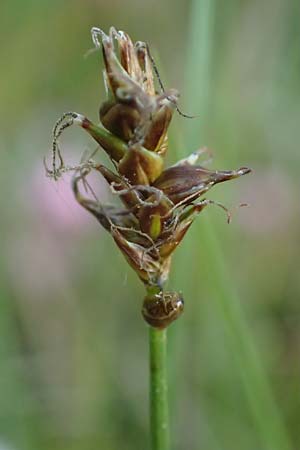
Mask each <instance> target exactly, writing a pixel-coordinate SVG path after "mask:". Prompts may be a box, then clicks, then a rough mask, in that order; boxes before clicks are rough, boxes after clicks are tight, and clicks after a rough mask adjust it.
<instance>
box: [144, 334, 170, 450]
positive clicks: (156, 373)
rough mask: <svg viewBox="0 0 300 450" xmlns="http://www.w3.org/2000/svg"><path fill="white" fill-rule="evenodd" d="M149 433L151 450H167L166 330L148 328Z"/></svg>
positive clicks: (168, 442)
mask: <svg viewBox="0 0 300 450" xmlns="http://www.w3.org/2000/svg"><path fill="white" fill-rule="evenodd" d="M149 344H150V349H149V350H150V354H149V360H150V433H151V449H152V450H169V446H170V435H169V410H168V380H167V329H163V330H159V329H157V328H153V327H150V328H149Z"/></svg>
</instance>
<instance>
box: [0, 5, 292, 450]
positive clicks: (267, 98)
mask: <svg viewBox="0 0 300 450" xmlns="http://www.w3.org/2000/svg"><path fill="white" fill-rule="evenodd" d="M299 10H300V5H299V2H298V1H296V0H253V1H250V0H249V1H246V0H227V1H226V2H222V1H220V0H219V1H217V0H198V1H197V0H189V1H188V0H164V1H160V0H144V1H142V0H139V1H137V0H127V1H126V2H125V1H121V0H110V1H103V0H86V1H82V0H81V1H79V0H73V1H65V2H61V1H57V0H52V1H46V0H39V1H37V0H27V1H22V0H10V1H8V0H4V1H2V2H1V5H0V30H1V42H0V56H1V71H0V143H1V176H0V186H1V189H0V201H1V222H0V240H1V252H0V266H1V271H0V405H1V406H0V449H1V450H27V449H28V450H40V449H43V450H48V449H49V450H50V449H51V450H53V449H55V450H69V449H70V450H71V449H72V450H83V449H84V450H87V449H88V450H96V449H97V450H98V449H104V450H120V449H122V450H129V449H130V450H132V449H139V450H140V449H142V450H144V449H145V450H147V449H149V438H148V409H147V408H148V398H147V393H148V366H147V355H148V347H147V346H148V343H147V327H146V325H145V324H144V323H143V321H142V319H141V315H140V308H141V303H142V298H143V295H144V290H143V286H142V285H141V283H140V282H139V280H138V279H137V277H136V275H135V274H134V273H133V272H132V271H131V269H130V268H128V266H127V264H126V262H125V260H124V259H123V257H122V255H121V254H120V253H119V252H118V250H117V249H116V247H115V246H114V244H113V242H112V240H111V238H110V236H109V235H108V234H106V233H105V232H104V231H103V230H102V229H100V227H99V225H98V223H97V222H96V221H95V220H94V218H93V217H91V216H89V215H88V214H87V213H86V212H85V211H84V210H83V209H80V207H79V206H77V205H76V204H75V202H74V200H73V197H72V192H71V190H70V177H68V176H65V177H64V178H63V179H62V180H60V181H59V182H57V183H55V182H54V181H53V180H50V179H49V178H46V177H45V173H44V168H43V164H42V158H43V157H44V156H48V157H49V156H50V148H51V130H52V127H53V124H54V122H55V121H56V119H57V118H58V117H59V116H60V115H61V113H62V112H64V111H72V110H74V111H77V112H81V113H84V114H86V115H87V116H88V117H90V118H91V119H92V120H97V117H98V108H99V105H100V102H101V101H102V100H103V99H104V97H105V92H104V87H103V82H102V77H101V70H102V61H101V55H100V53H99V52H94V53H92V54H91V55H90V56H89V57H87V58H85V57H84V55H85V54H86V51H87V50H88V49H90V48H91V47H92V43H91V39H90V28H91V27H92V26H100V27H101V28H103V29H104V30H108V28H109V26H110V25H115V26H116V27H117V28H120V29H124V30H126V31H127V32H128V33H130V35H131V36H132V38H133V39H135V40H144V41H147V42H148V43H149V44H150V45H151V48H152V51H153V54H154V55H155V56H156V59H157V64H158V66H159V69H160V73H161V77H162V79H163V81H164V83H165V85H166V86H167V87H176V88H178V89H179V90H180V91H181V94H182V95H181V101H180V105H181V109H183V110H184V112H185V113H188V114H195V115H197V116H198V117H197V118H195V119H191V120H189V119H184V118H183V117H180V116H178V115H177V116H176V117H175V118H174V122H173V124H172V127H171V134H170V149H169V157H168V158H169V162H172V163H173V162H175V161H176V159H178V158H179V157H184V156H186V155H188V154H189V153H190V152H192V151H193V150H195V149H197V148H199V147H201V146H203V145H206V146H208V147H209V148H210V149H211V150H212V151H213V154H214V160H213V162H212V164H211V166H212V167H214V168H220V169H233V168H238V167H241V166H246V165H247V166H250V167H252V168H253V174H252V175H248V176H247V177H245V178H242V179H239V180H236V181H233V182H231V183H225V184H224V185H220V186H219V187H216V188H215V190H214V191H213V192H211V193H209V195H208V197H209V198H213V199H217V200H219V201H221V202H223V203H225V204H226V205H227V206H229V207H232V208H233V209H234V207H235V206H236V205H238V204H239V203H240V202H249V203H250V204H251V206H250V207H249V208H241V209H239V210H237V211H235V214H234V217H233V221H232V223H231V225H230V226H228V225H227V224H226V217H225V215H224V214H223V213H222V211H221V210H218V208H214V207H211V208H210V209H207V210H205V212H203V213H202V215H201V216H200V217H199V218H198V220H197V222H196V223H195V224H194V225H193V227H192V229H191V230H190V232H189V234H188V236H186V238H185V240H184V241H183V243H182V245H181V246H180V248H179V249H178V250H177V252H176V255H175V257H174V262H173V269H172V275H171V279H170V281H169V287H170V288H172V289H178V290H181V291H182V292H183V293H184V297H185V300H186V303H185V305H186V309H185V314H184V316H183V317H182V318H181V319H180V320H179V321H178V322H176V323H175V324H173V325H172V327H171V328H170V331H169V355H168V358H169V361H168V363H169V376H170V413H171V425H172V449H173V450H183V449H189V450H201V449H207V450H293V449H299V448H300V430H299V421H300V358H299V353H300V306H299V302H300V273H299V262H300V252H299V238H300V236H299V234H300V231H299V230H300V219H299V212H300V211H299V187H300V186H299V169H300V152H299V126H300V84H299V83H300V31H299V30H300V29H299V17H300V15H299V13H300V11H299ZM62 148H63V152H64V155H65V156H66V159H68V161H74V162H76V161H78V160H79V159H80V157H81V156H82V154H83V152H84V151H86V150H88V151H92V150H93V149H94V148H95V146H94V143H93V142H92V141H91V139H90V138H89V136H88V135H86V134H84V132H83V131H82V130H80V129H76V128H74V129H70V130H68V131H67V132H66V133H65V135H64V137H63V139H62ZM100 158H103V161H106V162H107V160H106V159H105V157H104V156H103V157H102V156H100ZM95 186H96V189H97V192H98V195H99V196H101V198H103V201H107V200H109V198H110V194H109V192H108V190H107V187H106V186H105V183H104V182H103V181H102V180H101V179H97V180H95Z"/></svg>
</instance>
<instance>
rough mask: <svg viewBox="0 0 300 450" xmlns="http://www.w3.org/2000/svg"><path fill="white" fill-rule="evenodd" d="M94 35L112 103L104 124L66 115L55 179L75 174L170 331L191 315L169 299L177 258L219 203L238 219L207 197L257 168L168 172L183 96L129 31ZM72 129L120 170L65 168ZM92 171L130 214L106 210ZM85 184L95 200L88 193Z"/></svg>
mask: <svg viewBox="0 0 300 450" xmlns="http://www.w3.org/2000/svg"><path fill="white" fill-rule="evenodd" d="M91 32H92V39H93V42H94V44H95V46H96V48H100V47H101V48H102V53H103V59H104V64H105V70H104V81H105V85H106V87H107V91H108V98H107V100H106V101H105V102H103V103H102V105H101V106H100V111H99V115H100V122H101V125H100V126H99V125H95V124H94V123H92V122H91V121H90V120H89V119H88V118H87V117H85V116H83V115H82V114H77V113H73V112H72V113H66V114H64V115H63V116H62V118H61V119H60V120H59V121H58V122H57V124H56V126H55V128H54V132H53V164H52V166H53V167H52V170H48V174H49V175H52V176H54V177H55V178H57V177H58V176H59V175H60V174H61V173H63V172H65V171H67V170H76V173H75V176H74V178H73V182H72V186H73V191H74V195H75V198H76V200H77V201H78V203H79V204H80V205H81V206H82V207H84V208H85V209H86V210H87V211H89V212H90V213H91V214H92V215H94V216H95V217H96V218H97V220H98V221H99V222H100V224H101V225H102V226H103V227H104V228H105V229H106V231H108V232H109V233H110V234H111V236H112V238H113V239H114V241H115V243H116V244H117V246H118V248H119V249H120V250H121V252H122V253H123V255H124V257H125V258H126V260H127V262H128V263H129V265H130V266H131V267H132V268H133V269H134V270H135V272H136V273H137V275H138V276H139V278H140V279H141V280H142V282H143V283H144V284H145V286H146V289H147V292H148V294H147V296H146V297H145V300H144V304H143V309H142V314H143V317H144V319H145V320H146V322H147V323H148V324H149V325H150V326H153V327H156V328H160V329H163V328H165V327H167V326H168V325H169V324H170V323H172V322H173V321H174V320H175V319H177V318H178V317H179V316H180V315H181V313H182V311H183V299H182V296H181V295H180V294H178V293H174V292H163V284H164V282H165V281H166V280H167V278H168V275H169V270H170V263H171V255H172V253H173V252H174V250H175V249H176V247H177V246H178V245H179V243H180V242H181V241H182V239H183V237H184V236H185V233H186V232H187V230H188V229H189V227H190V226H191V224H192V223H193V221H194V219H195V218H196V217H197V216H198V215H199V214H200V213H201V212H202V211H203V210H204V209H205V208H206V207H207V206H208V205H210V204H216V205H217V206H219V207H221V208H223V209H224V210H225V211H226V213H227V218H228V221H229V220H230V218H231V214H230V212H229V211H228V210H227V208H225V207H224V206H223V205H221V204H219V203H218V202H214V201H212V200H209V199H203V198H201V197H202V196H203V194H205V193H206V192H207V191H208V190H209V189H210V188H211V187H213V186H214V185H215V184H218V183H222V182H223V181H228V180H232V179H234V178H238V177H240V176H243V175H245V174H247V173H249V172H250V169H248V168H246V167H242V168H240V169H238V170H231V171H230V170H228V171H218V170H208V169H205V168H204V167H202V166H200V165H196V163H197V161H198V159H199V157H200V156H201V155H202V154H204V153H205V152H207V150H206V149H200V150H197V151H196V152H194V153H192V154H191V155H190V156H188V157H187V158H184V159H182V160H180V161H179V162H177V164H175V165H173V166H171V167H169V168H166V169H164V166H163V165H164V155H165V153H166V151H167V148H168V139H167V131H168V128H169V125H170V122H171V119H172V116H173V113H174V111H175V109H178V108H177V101H178V97H179V94H178V92H177V91H176V90H174V89H169V90H165V89H164V88H163V86H162V85H161V88H162V92H161V93H159V94H158V93H157V92H156V90H155V87H154V73H153V70H154V71H155V72H156V74H157V69H156V66H155V63H154V62H153V60H152V57H151V54H150V51H149V48H148V46H147V44H145V43H143V42H136V43H135V44H134V43H133V42H132V41H131V39H130V37H129V36H128V35H127V34H126V33H125V32H123V31H117V30H116V29H115V28H113V27H112V28H111V29H110V31H109V34H106V33H104V32H103V31H102V30H100V29H99V28H92V31H91ZM160 84H161V82H160ZM72 124H77V125H79V126H81V127H82V128H84V129H85V130H86V131H87V132H88V133H89V134H90V135H91V136H92V137H93V138H94V139H95V140H96V142H97V143H98V144H99V145H100V146H101V147H102V148H103V149H104V150H105V151H106V153H107V154H108V155H109V157H110V158H111V160H112V161H113V163H114V167H115V171H112V170H110V169H108V168H107V167H105V166H104V165H102V164H98V163H97V162H95V161H93V160H92V159H88V160H87V161H84V162H81V163H80V164H79V165H78V166H73V167H69V166H64V161H63V158H62V155H61V152H60V149H59V146H58V140H59V137H60V136H61V134H62V132H63V130H65V129H66V128H68V127H69V126H71V125H72ZM57 158H58V159H59V163H60V167H58V168H57V167H56V159H57ZM91 171H96V172H98V173H100V174H101V175H102V176H103V177H104V179H105V180H106V181H107V183H108V185H109V186H110V188H111V191H112V192H113V194H114V195H115V196H117V197H118V198H119V199H120V200H121V202H122V203H123V207H121V208H120V207H117V206H111V205H102V204H101V203H100V201H99V200H98V199H97V198H96V196H95V194H94V192H93V191H92V189H91V187H90V186H89V184H88V179H87V178H88V175H89V173H90V172H91ZM81 184H82V185H83V186H85V188H86V192H87V193H89V194H92V196H91V198H89V195H88V194H86V195H83V194H82V193H81V192H80V185H81Z"/></svg>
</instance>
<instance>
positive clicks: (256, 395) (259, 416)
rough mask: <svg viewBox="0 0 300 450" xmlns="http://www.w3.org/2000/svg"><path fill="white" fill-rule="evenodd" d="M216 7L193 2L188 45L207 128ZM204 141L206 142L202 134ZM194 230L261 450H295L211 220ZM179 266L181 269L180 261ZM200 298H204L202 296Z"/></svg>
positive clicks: (193, 140) (190, 87)
mask: <svg viewBox="0 0 300 450" xmlns="http://www.w3.org/2000/svg"><path fill="white" fill-rule="evenodd" d="M215 7H216V2H214V1H213V0H194V1H192V3H191V11H190V23H189V39H188V41H187V48H188V61H187V69H186V70H187V74H186V86H187V88H186V90H185V95H184V98H185V101H186V104H187V105H188V109H189V111H192V113H193V114H197V115H198V114H200V120H199V121H200V126H201V123H203V118H204V116H205V111H207V110H208V108H209V95H210V79H211V72H212V71H211V66H212V61H211V59H212V54H213V51H212V50H213V49H212V46H213V28H214V13H215V10H214V9H215ZM186 122H188V123H186V124H185V130H184V135H185V136H186V139H187V141H188V142H187V148H189V149H194V148H195V147H197V146H199V124H198V123H197V124H195V121H192V120H191V121H186ZM202 126H203V125H202ZM201 138H202V140H203V134H202V136H201ZM179 156H184V155H179ZM196 226H197V227H198V232H199V236H201V247H200V246H199V247H198V249H197V253H198V254H197V258H199V260H200V259H202V260H203V261H205V265H206V266H207V267H208V268H209V277H208V278H207V281H205V276H204V274H203V273H202V278H201V283H202V286H203V283H205V282H206V283H207V284H208V283H209V284H210V286H209V287H208V289H209V291H210V292H211V294H212V295H211V297H213V298H214V300H215V309H216V313H217V314H218V315H219V317H220V318H221V321H222V324H223V326H224V330H225V338H226V345H227V346H228V348H229V351H230V353H231V354H232V355H233V357H234V360H235V362H236V368H237V371H238V374H239V376H240V378H241V381H242V384H243V388H244V391H245V395H246V398H247V400H248V404H249V408H250V411H251V413H252V416H253V420H254V422H255V424H256V427H257V430H258V433H259V438H260V440H261V442H262V444H263V448H264V450H291V449H292V445H291V443H290V439H289V436H288V434H287V431H286V429H285V425H284V423H283V420H282V418H281V414H280V412H279V410H278V406H277V405H276V402H275V400H274V397H273V394H272V392H271V388H270V385H269V382H268V379H267V377H266V374H265V372H264V369H263V365H262V362H261V360H260V357H259V354H258V351H257V349H256V347H255V344H254V338H253V336H252V335H251V332H250V330H249V327H248V325H247V323H246V320H245V318H244V315H243V311H242V310H241V307H240V302H239V299H238V298H237V295H236V293H235V291H234V288H233V285H234V282H233V279H232V277H231V276H230V274H228V271H227V269H226V267H225V260H224V256H223V255H222V251H221V249H220V246H219V243H218V239H217V236H216V233H215V232H214V229H213V226H212V224H211V223H210V222H209V220H208V218H207V217H201V221H200V220H199V221H198V223H197V225H196ZM184 248H185V254H184V255H182V256H183V260H186V259H187V258H186V256H188V255H186V252H189V246H184ZM179 264H180V266H182V263H181V262H179ZM179 272H181V270H180V269H179V267H177V268H176V274H179ZM175 276H176V275H175ZM179 277H180V275H179ZM181 278H182V276H181ZM198 296H199V297H200V296H201V293H200V292H198ZM194 306H195V305H194Z"/></svg>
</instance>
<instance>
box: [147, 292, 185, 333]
mask: <svg viewBox="0 0 300 450" xmlns="http://www.w3.org/2000/svg"><path fill="white" fill-rule="evenodd" d="M183 308H184V301H183V297H182V295H181V294H179V293H178V292H160V293H159V294H153V295H147V296H146V297H145V299H144V304H143V308H142V315H143V317H144V319H145V321H146V322H147V323H148V324H149V325H151V326H152V327H154V328H159V329H163V328H166V327H168V326H169V325H170V324H171V323H172V322H173V321H174V320H176V319H178V317H179V316H180V315H181V314H182V313H183Z"/></svg>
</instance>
